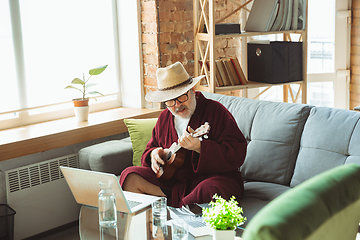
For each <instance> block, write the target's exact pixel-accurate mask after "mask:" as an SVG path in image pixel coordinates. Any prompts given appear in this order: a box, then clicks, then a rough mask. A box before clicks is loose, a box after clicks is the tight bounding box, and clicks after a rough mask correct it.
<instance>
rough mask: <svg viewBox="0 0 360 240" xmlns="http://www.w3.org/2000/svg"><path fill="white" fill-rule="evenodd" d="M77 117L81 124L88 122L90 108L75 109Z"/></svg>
mask: <svg viewBox="0 0 360 240" xmlns="http://www.w3.org/2000/svg"><path fill="white" fill-rule="evenodd" d="M74 111H75V117H76V119H77V120H78V121H79V122H83V121H87V120H88V117H89V106H85V107H74Z"/></svg>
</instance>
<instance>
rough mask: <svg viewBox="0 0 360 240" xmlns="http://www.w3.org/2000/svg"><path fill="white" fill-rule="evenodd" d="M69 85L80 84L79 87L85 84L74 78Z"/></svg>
mask: <svg viewBox="0 0 360 240" xmlns="http://www.w3.org/2000/svg"><path fill="white" fill-rule="evenodd" d="M71 83H72V84H81V85H84V84H85V82H84V81H83V80H81V79H80V78H74V80H72V82H71Z"/></svg>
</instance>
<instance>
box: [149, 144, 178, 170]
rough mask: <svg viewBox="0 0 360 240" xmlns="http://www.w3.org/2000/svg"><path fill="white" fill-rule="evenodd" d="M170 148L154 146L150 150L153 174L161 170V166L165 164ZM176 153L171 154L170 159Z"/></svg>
mask: <svg viewBox="0 0 360 240" xmlns="http://www.w3.org/2000/svg"><path fill="white" fill-rule="evenodd" d="M169 152H170V150H168V149H163V148H162V147H158V148H155V149H154V150H152V152H151V155H150V156H151V169H152V170H153V172H154V173H155V174H158V172H160V171H162V166H163V165H164V164H165V161H166V160H168V159H167V158H168V155H169ZM175 156H176V154H172V155H171V157H170V159H169V160H170V161H172V160H173V159H174V158H175Z"/></svg>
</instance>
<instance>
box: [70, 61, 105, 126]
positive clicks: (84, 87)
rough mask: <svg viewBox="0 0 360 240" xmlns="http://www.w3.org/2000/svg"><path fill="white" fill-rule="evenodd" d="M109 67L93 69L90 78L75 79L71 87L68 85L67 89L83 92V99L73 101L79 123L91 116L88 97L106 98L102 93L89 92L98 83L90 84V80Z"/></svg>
mask: <svg viewBox="0 0 360 240" xmlns="http://www.w3.org/2000/svg"><path fill="white" fill-rule="evenodd" d="M107 66H108V65H105V66H101V67H97V68H93V69H90V70H89V77H88V78H87V79H85V74H83V79H80V78H74V79H73V80H72V81H71V85H68V86H66V87H65V89H75V90H78V91H80V92H81V95H82V97H81V98H75V99H73V100H72V101H73V103H74V111H75V116H76V118H77V119H78V121H87V120H88V115H89V98H88V97H87V96H88V95H96V94H98V95H101V96H104V95H103V94H102V93H100V92H98V91H89V88H90V87H93V86H95V85H96V83H89V80H90V78H91V77H92V76H94V75H99V74H101V73H102V72H103V71H104V70H105V69H106V68H107Z"/></svg>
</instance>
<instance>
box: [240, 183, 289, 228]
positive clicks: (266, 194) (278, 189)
mask: <svg viewBox="0 0 360 240" xmlns="http://www.w3.org/2000/svg"><path fill="white" fill-rule="evenodd" d="M289 189H291V188H290V187H289V186H284V185H281V184H276V183H268V182H245V184H244V193H243V196H242V198H241V200H240V201H239V202H240V205H241V207H242V208H243V210H244V216H245V217H246V218H247V221H246V222H245V225H244V227H245V226H246V225H247V224H248V223H249V222H250V221H251V219H252V217H253V216H254V215H255V214H256V213H257V212H258V211H259V210H260V209H262V208H263V207H264V206H265V205H266V204H268V203H269V202H271V201H272V200H274V199H275V198H276V197H278V196H280V195H281V194H283V193H284V192H286V191H287V190H289Z"/></svg>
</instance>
